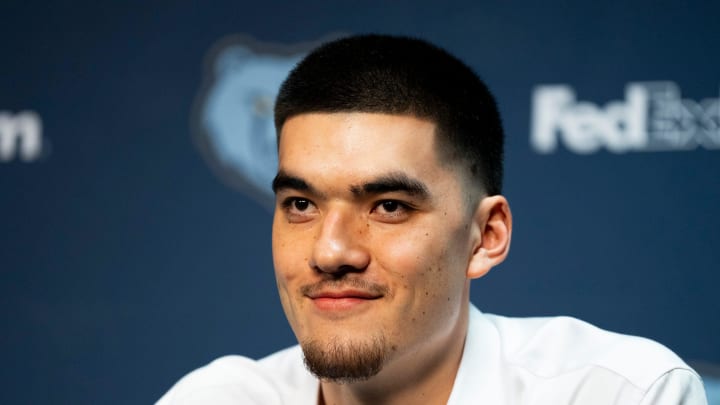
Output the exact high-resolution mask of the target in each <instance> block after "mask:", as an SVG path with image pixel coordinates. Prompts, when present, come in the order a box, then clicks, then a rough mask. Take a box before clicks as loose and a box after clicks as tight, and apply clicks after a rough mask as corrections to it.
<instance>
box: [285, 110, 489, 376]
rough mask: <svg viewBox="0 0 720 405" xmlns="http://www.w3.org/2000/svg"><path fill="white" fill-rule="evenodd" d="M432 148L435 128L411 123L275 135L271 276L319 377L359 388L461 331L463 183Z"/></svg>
mask: <svg viewBox="0 0 720 405" xmlns="http://www.w3.org/2000/svg"><path fill="white" fill-rule="evenodd" d="M436 149H437V145H436V140H435V125H434V124H433V123H431V122H429V121H426V120H422V119H419V118H415V117H412V116H399V115H387V114H371V113H333V114H326V113H313V114H302V115H298V116H295V117H293V118H291V119H289V120H288V121H287V122H286V123H285V125H284V126H283V128H282V133H281V137H280V144H279V173H278V176H277V177H276V180H275V182H274V188H275V191H276V195H277V202H276V207H275V216H274V222H273V241H272V242H273V259H274V265H275V274H276V278H277V284H278V289H279V292H280V299H281V301H282V305H283V308H284V310H285V314H286V316H287V318H288V321H289V323H290V326H291V327H292V329H293V331H294V333H295V335H296V336H297V339H298V341H299V342H300V344H301V345H302V346H303V349H304V351H305V355H306V360H308V361H309V362H310V363H312V362H319V363H323V364H319V365H317V367H316V368H315V370H314V371H316V372H317V373H319V374H321V376H324V377H325V378H330V379H333V378H335V379H338V380H343V379H344V380H346V381H350V380H353V379H362V378H367V377H369V376H371V375H373V374H375V373H377V372H378V371H379V370H380V369H381V368H382V367H384V366H388V365H390V364H393V363H398V362H397V360H401V359H413V358H414V357H417V356H420V357H422V356H423V353H428V352H432V351H433V350H435V351H437V350H438V349H440V348H442V346H443V344H445V343H448V341H449V339H450V336H451V335H452V334H453V333H458V331H459V330H460V329H461V325H460V324H461V309H462V308H463V305H464V304H465V303H466V302H467V300H468V296H467V295H468V285H469V284H468V283H469V281H468V279H467V277H466V270H467V268H468V263H469V261H470V259H471V255H472V251H473V249H474V247H475V246H476V245H477V242H478V238H479V237H478V236H477V235H476V234H475V233H474V232H473V231H472V229H473V227H472V226H471V220H472V216H473V210H472V209H469V207H468V203H467V202H466V201H465V200H466V197H465V196H466V194H465V192H466V191H465V192H464V191H463V190H466V187H464V186H463V185H464V182H463V181H462V176H460V175H459V174H458V173H459V172H458V169H457V168H455V166H454V165H451V164H447V163H445V164H443V163H442V162H440V161H439V160H438V156H437V153H436ZM309 357H311V358H309ZM324 363H328V364H324ZM402 363H405V362H402ZM409 363H410V364H412V361H410V362H409ZM310 367H311V369H313V365H312V364H310ZM344 368H346V369H348V370H349V371H342V370H343V369H344ZM353 368H357V369H358V370H353ZM328 370H329V371H328ZM338 370H340V371H338ZM333 373H335V374H333Z"/></svg>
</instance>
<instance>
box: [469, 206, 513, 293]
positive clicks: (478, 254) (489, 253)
mask: <svg viewBox="0 0 720 405" xmlns="http://www.w3.org/2000/svg"><path fill="white" fill-rule="evenodd" d="M473 226H474V228H475V230H474V231H473V233H474V235H473V236H474V242H473V250H472V257H471V258H470V264H469V265H468V269H467V277H468V278H469V279H473V278H480V277H482V276H484V275H485V274H487V273H488V272H489V271H490V269H492V268H493V267H494V266H497V265H498V264H500V263H502V262H503V260H505V257H507V254H508V252H509V251H510V236H511V234H512V214H511V213H510V205H509V204H508V202H507V200H506V199H505V197H503V196H501V195H494V196H489V197H485V198H483V199H482V200H480V202H479V203H478V206H477V209H476V210H475V215H474V217H473Z"/></svg>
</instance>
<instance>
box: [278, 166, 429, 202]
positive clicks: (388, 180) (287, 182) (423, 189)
mask: <svg viewBox="0 0 720 405" xmlns="http://www.w3.org/2000/svg"><path fill="white" fill-rule="evenodd" d="M286 189H292V190H297V191H304V192H307V193H310V194H314V195H319V196H322V193H321V192H319V191H318V190H317V189H315V188H314V187H313V186H312V185H311V184H310V183H308V182H307V181H305V180H304V179H302V178H301V177H298V176H294V175H292V174H289V173H287V172H285V171H284V170H279V171H278V173H277V175H275V178H274V179H273V182H272V190H273V192H275V193H276V194H277V193H278V192H280V191H282V190H286ZM350 192H351V193H352V194H353V195H354V196H355V197H364V196H367V195H375V194H383V193H391V192H402V193H405V194H408V195H411V196H413V197H416V198H419V199H422V200H427V199H429V198H430V191H429V190H428V188H427V186H426V185H425V183H423V182H422V181H420V180H417V179H413V178H411V177H410V176H408V175H407V174H405V173H402V172H392V173H388V174H384V175H381V176H378V177H376V178H374V179H373V180H371V181H368V182H366V183H362V184H360V185H351V186H350Z"/></svg>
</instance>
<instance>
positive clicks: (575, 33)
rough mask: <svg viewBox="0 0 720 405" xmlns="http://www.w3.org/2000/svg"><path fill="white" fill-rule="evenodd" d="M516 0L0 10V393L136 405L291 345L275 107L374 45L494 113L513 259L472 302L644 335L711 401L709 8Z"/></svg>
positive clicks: (714, 204)
mask: <svg viewBox="0 0 720 405" xmlns="http://www.w3.org/2000/svg"><path fill="white" fill-rule="evenodd" d="M524 3H525V4H522V2H521V3H519V2H506V1H488V2H474V1H449V2H445V3H444V4H443V5H440V3H438V2H430V1H393V2H372V1H369V2H368V1H364V2H360V1H336V2H315V1H303V2H291V1H276V0H267V1H258V2H248V1H216V2H201V1H174V2H167V1H158V2H133V1H124V2H112V3H110V2H51V1H45V2H38V1H32V0H29V1H22V2H21V1H15V0H9V1H7V0H6V1H4V2H3V4H2V7H1V8H0V55H2V56H0V362H1V363H2V364H3V367H2V368H0V381H2V383H0V384H2V389H0V403H3V404H36V403H37V404H40V403H52V404H65V403H67V404H100V403H102V404H142V403H152V402H154V401H155V400H156V399H158V398H159V397H160V396H161V395H162V394H163V393H164V392H165V391H166V390H167V389H169V387H170V386H171V385H172V384H173V383H174V382H175V381H177V379H179V378H180V377H181V376H182V375H184V374H185V373H187V372H189V371H190V370H192V369H194V368H197V367H199V366H202V365H204V364H206V363H207V362H209V361H211V360H212V359H214V358H216V357H218V356H221V355H225V354H233V353H234V354H243V355H247V356H250V357H261V356H264V355H266V354H268V353H271V352H273V351H275V350H277V349H279V348H282V347H285V346H289V345H292V344H294V343H295V342H294V337H293V335H292V333H291V331H290V328H289V327H288V326H287V323H286V321H285V318H284V315H283V313H282V310H281V307H280V304H279V302H278V299H277V294H276V289H275V284H274V276H273V269H272V258H271V251H270V225H271V208H270V207H271V198H272V196H271V194H270V192H269V179H270V178H271V177H272V176H273V175H274V173H273V171H274V170H275V164H276V157H275V156H274V154H273V153H274V149H273V148H274V145H273V130H272V121H271V120H272V104H273V98H274V96H275V92H276V91H277V86H278V85H279V83H280V81H281V80H282V78H283V77H284V75H285V74H286V73H287V71H288V70H289V69H290V68H291V67H292V65H293V64H294V63H295V62H296V61H297V59H298V58H299V57H301V56H302V55H303V54H304V53H305V52H307V50H308V49H310V47H312V46H313V45H314V44H317V43H319V42H321V41H322V40H325V39H328V38H333V37H337V36H340V35H344V34H351V33H367V32H381V33H391V34H405V35H412V36H420V37H422V38H425V39H427V40H430V41H432V42H434V43H436V44H437V45H440V46H442V47H444V48H446V49H447V50H449V51H450V52H451V53H453V54H455V55H457V56H458V57H460V58H461V59H463V60H464V61H465V62H466V63H468V64H469V65H470V66H471V67H472V68H473V69H474V70H476V71H477V72H478V73H479V74H480V76H481V77H482V78H483V79H485V80H486V81H487V82H488V84H489V86H490V87H491V89H492V90H493V91H494V93H495V95H496V97H497V100H498V102H499V105H500V110H501V113H502V114H503V118H504V123H505V128H506V132H507V155H506V176H505V182H506V186H505V193H504V194H506V196H507V197H508V198H509V201H510V203H511V207H512V209H513V214H514V219H515V230H514V234H513V247H512V251H511V254H510V258H509V260H508V261H507V262H506V263H504V264H503V265H502V266H500V267H498V268H496V269H494V270H493V271H492V272H491V273H490V274H489V275H488V276H486V277H485V278H482V279H480V280H477V281H475V282H474V284H473V290H472V301H473V302H474V303H475V304H476V305H477V306H479V307H480V308H481V309H482V310H483V311H485V312H492V313H499V314H504V315H511V316H537V315H571V316H576V317H579V318H582V319H584V320H587V321H589V322H592V323H594V324H596V325H598V326H600V327H603V328H606V329H611V330H614V331H618V332H623V333H628V334H635V335H642V336H646V337H650V338H652V339H655V340H658V341H660V342H661V343H663V344H665V345H666V346H668V347H669V348H671V349H672V350H674V351H675V352H677V353H678V354H679V355H680V356H681V357H683V358H684V359H685V360H686V361H688V362H690V363H691V364H693V365H695V366H696V367H698V369H699V370H700V371H702V372H703V373H704V374H705V375H706V381H707V382H708V390H709V391H711V392H715V393H717V390H718V388H717V387H718V385H713V384H712V381H713V379H712V378H713V376H714V377H716V378H717V377H720V374H719V373H718V368H717V365H718V364H720V299H719V298H718V290H719V287H718V285H719V284H720V275H719V273H718V265H719V264H720V247H719V245H720V104H719V101H718V99H719V98H720V74H718V66H720V53H718V38H719V37H720V28H719V26H718V23H717V16H718V15H720V3H718V2H711V1H706V2H703V1H694V2H692V1H691V2H664V1H653V2H650V1H624V2H620V1H600V2H590V1H583V2H555V1H550V2H542V3H531V2H524ZM428 63H432V61H428ZM716 381H717V380H716ZM716 395H717V394H716Z"/></svg>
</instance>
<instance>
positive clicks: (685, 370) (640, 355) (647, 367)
mask: <svg viewBox="0 0 720 405" xmlns="http://www.w3.org/2000/svg"><path fill="white" fill-rule="evenodd" d="M474 316H475V317H480V318H481V320H478V321H477V322H475V323H476V324H477V323H484V324H485V325H486V328H489V329H491V330H492V331H493V334H495V335H496V337H497V343H498V345H499V347H497V350H499V351H500V352H501V356H502V358H503V360H502V363H503V364H504V368H505V370H506V371H507V373H508V375H509V378H510V379H511V380H512V383H513V384H517V383H521V384H522V385H524V386H526V387H528V389H529V390H530V391H532V392H533V395H538V396H544V395H547V396H548V397H552V398H556V397H557V396H558V395H566V396H567V398H575V400H576V401H578V400H580V399H583V398H584V399H583V400H582V401H580V402H567V403H643V404H645V403H648V404H650V403H653V404H662V403H665V402H663V401H665V400H667V401H669V402H667V403H675V404H684V403H699V404H702V403H705V402H704V391H703V388H702V382H701V380H700V377H699V376H698V375H697V373H695V371H693V370H692V369H691V368H690V367H689V366H688V365H687V364H685V363H684V362H683V361H682V360H681V359H680V358H679V357H678V356H677V355H676V354H675V353H673V352H672V351H671V350H669V349H668V348H666V347H665V346H663V345H661V344H660V343H657V342H655V341H653V340H650V339H645V338H641V337H637V336H629V335H623V334H619V333H614V332H609V331H606V330H603V329H600V328H598V327H596V326H593V325H591V324H589V323H587V322H584V321H581V320H579V319H575V318H571V317H564V316H561V317H538V318H509V317H503V316H497V315H490V314H481V313H480V312H479V311H477V312H476V313H475V314H474ZM563 392H565V393H566V394H561V393H563ZM601 397H603V398H604V397H607V399H608V401H607V402H603V401H601V400H600V398H601ZM589 398H593V400H592V401H590V400H589ZM611 398H613V399H614V400H617V399H619V398H623V400H622V401H621V402H613V401H612V400H610V399H611ZM692 398H697V402H693V401H695V400H694V399H692ZM689 399H690V402H686V401H688V400H689ZM588 401H589V402H588ZM557 403H563V401H557Z"/></svg>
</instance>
